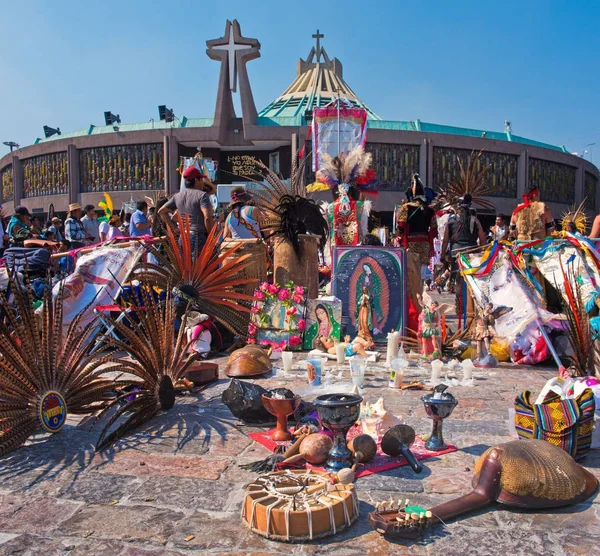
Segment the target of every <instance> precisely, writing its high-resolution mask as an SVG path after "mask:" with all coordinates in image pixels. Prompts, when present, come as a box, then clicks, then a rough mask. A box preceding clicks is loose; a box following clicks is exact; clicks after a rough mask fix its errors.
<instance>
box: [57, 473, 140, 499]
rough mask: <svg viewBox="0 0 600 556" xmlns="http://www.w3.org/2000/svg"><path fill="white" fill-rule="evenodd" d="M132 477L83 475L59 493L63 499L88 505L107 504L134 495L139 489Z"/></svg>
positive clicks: (97, 474)
mask: <svg viewBox="0 0 600 556" xmlns="http://www.w3.org/2000/svg"><path fill="white" fill-rule="evenodd" d="M138 486H139V484H136V480H135V479H134V478H132V477H130V476H122V475H114V474H112V473H95V472H90V473H83V474H81V475H80V476H78V477H77V478H75V479H74V480H73V481H71V482H70V483H67V484H65V485H64V486H63V487H62V488H61V490H60V493H59V496H61V497H62V498H68V499H70V500H82V501H84V502H87V503H88V504H106V503H108V502H112V501H113V500H117V501H118V500H121V499H122V498H123V497H125V496H128V495H131V494H133V492H135V490H136V489H137V488H138Z"/></svg>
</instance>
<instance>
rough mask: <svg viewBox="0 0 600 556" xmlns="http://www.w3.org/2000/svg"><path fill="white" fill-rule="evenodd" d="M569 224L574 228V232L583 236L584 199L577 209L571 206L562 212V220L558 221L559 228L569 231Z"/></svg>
mask: <svg viewBox="0 0 600 556" xmlns="http://www.w3.org/2000/svg"><path fill="white" fill-rule="evenodd" d="M569 224H573V225H574V226H575V230H574V231H575V232H579V233H580V234H584V235H585V232H586V229H587V216H586V214H585V199H584V200H583V201H582V202H581V204H580V205H579V206H578V207H576V206H575V205H573V206H572V207H570V208H569V210H567V211H565V212H563V214H562V219H561V221H560V226H561V228H562V229H563V231H569V230H568V228H569Z"/></svg>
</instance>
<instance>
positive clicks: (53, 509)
mask: <svg viewBox="0 0 600 556" xmlns="http://www.w3.org/2000/svg"><path fill="white" fill-rule="evenodd" d="M80 507H81V504H78V503H75V502H70V501H67V500H55V499H53V498H46V497H33V496H31V497H30V496H15V495H12V494H0V531H2V532H5V533H28V532H30V531H31V529H32V526H33V524H35V530H36V532H39V533H45V532H48V531H53V530H54V529H56V528H57V527H58V526H59V525H60V524H61V523H62V522H63V521H65V520H67V519H69V518H70V517H71V516H72V515H73V514H74V513H75V512H76V511H77V510H78V509H79V508H80Z"/></svg>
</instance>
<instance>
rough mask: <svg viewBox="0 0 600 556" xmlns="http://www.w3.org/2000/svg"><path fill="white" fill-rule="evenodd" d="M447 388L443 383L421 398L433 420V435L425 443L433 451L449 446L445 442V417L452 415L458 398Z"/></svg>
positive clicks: (439, 450) (428, 415)
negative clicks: (443, 429) (447, 390)
mask: <svg viewBox="0 0 600 556" xmlns="http://www.w3.org/2000/svg"><path fill="white" fill-rule="evenodd" d="M446 388H447V386H445V385H443V384H441V385H440V386H436V388H435V390H434V391H433V392H432V393H431V394H425V395H424V396H423V397H422V398H421V400H422V401H423V405H424V406H425V412H426V413H427V417H429V418H430V419H432V420H433V429H432V431H431V436H430V437H429V440H428V441H427V442H426V444H425V448H427V449H428V450H431V451H432V452H441V451H442V450H445V449H446V448H447V447H448V446H446V444H445V443H444V437H443V435H442V428H443V426H442V425H443V422H444V419H446V418H447V417H450V414H451V413H452V411H454V408H455V407H456V406H457V404H458V401H457V399H456V398H455V397H454V396H453V395H452V394H450V392H446V391H445V390H446Z"/></svg>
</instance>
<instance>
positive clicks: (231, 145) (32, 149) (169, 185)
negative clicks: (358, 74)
mask: <svg viewBox="0 0 600 556" xmlns="http://www.w3.org/2000/svg"><path fill="white" fill-rule="evenodd" d="M241 123H242V122H241V121H240V120H239V119H235V120H232V121H231V122H230V125H228V126H227V129H225V130H224V129H219V128H217V127H215V126H212V127H205V128H168V129H154V130H145V131H134V132H127V133H124V132H114V133H107V134H102V135H85V136H80V137H74V138H66V139H57V140H54V141H48V142H43V143H40V144H38V145H32V146H29V147H24V148H22V149H19V150H17V151H14V152H13V153H9V154H7V155H5V156H4V157H3V158H1V159H0V169H2V168H4V167H5V166H7V165H8V164H12V165H13V185H14V201H12V202H11V201H9V202H6V203H4V206H5V211H7V213H10V212H11V211H12V210H13V208H14V206H15V205H17V204H23V205H25V206H27V207H28V208H29V209H34V208H37V209H40V208H42V209H44V210H47V207H48V204H49V203H51V202H52V203H53V204H54V207H55V209H56V210H57V211H64V210H66V208H67V205H68V204H69V203H70V202H75V201H77V202H79V203H81V204H82V205H85V204H87V203H88V202H89V203H97V202H98V201H99V200H100V199H101V197H102V195H101V193H82V192H81V191H80V184H79V152H78V151H79V149H87V148H93V147H100V146H117V145H131V144H140V143H163V148H164V164H165V176H166V180H165V181H166V183H165V188H166V190H167V191H169V192H175V191H177V190H178V189H179V176H178V174H177V172H176V168H177V165H178V162H179V154H178V152H179V144H180V143H184V142H185V143H187V144H199V145H203V146H204V145H206V146H207V147H212V148H219V149H220V150H222V151H223V150H229V149H239V150H246V149H247V150H248V151H251V150H265V149H264V147H263V146H262V145H264V144H265V143H267V142H271V143H273V142H284V143H286V144H289V145H291V144H292V142H294V143H295V144H297V145H298V146H301V145H302V143H303V141H304V140H305V138H306V135H307V133H308V128H306V127H278V126H273V127H266V126H256V125H248V124H245V125H244V126H243V129H242V125H241ZM234 130H237V132H236V131H234ZM240 130H241V131H242V132H240ZM296 138H297V139H296ZM368 141H369V142H373V143H389V144H402V145H415V146H418V147H419V149H420V159H419V166H420V167H419V169H420V174H421V177H422V178H423V181H425V183H426V184H430V183H432V175H433V164H432V162H433V150H434V148H435V147H450V148H458V149H467V150H480V149H484V150H485V151H492V152H498V153H507V154H513V155H516V156H518V157H519V164H518V177H517V196H516V197H515V198H512V199H507V198H501V197H493V198H490V200H491V201H492V202H493V203H494V206H495V207H496V209H497V211H499V212H504V213H510V212H511V211H512V210H513V209H514V207H515V206H516V204H517V203H518V202H519V201H520V199H521V194H522V193H523V191H525V189H526V186H527V179H528V178H527V167H528V159H529V158H530V157H533V158H539V159H542V160H549V161H553V162H557V163H559V164H565V165H568V166H571V167H573V168H575V169H576V184H575V202H576V203H579V202H581V200H582V199H583V197H584V176H585V172H586V171H587V172H589V173H591V174H593V175H596V176H597V175H598V169H597V168H596V167H595V166H594V165H593V164H591V163H590V162H588V161H586V160H583V159H582V158H579V157H576V156H574V155H571V154H567V153H562V152H559V151H554V150H551V149H545V148H541V147H536V146H531V145H525V144H521V143H516V142H509V141H498V140H492V139H484V138H478V137H466V136H458V135H446V134H440V133H425V132H417V131H394V130H382V129H372V130H369V134H368ZM272 150H275V149H272ZM65 151H66V152H67V156H68V168H69V194H68V195H50V196H43V197H30V198H26V199H24V198H23V197H22V195H23V174H22V171H21V164H20V161H21V160H23V159H26V158H29V157H33V156H38V155H42V154H48V153H54V152H65ZM282 166H287V165H284V164H282ZM110 193H111V197H112V198H113V200H114V202H115V205H116V206H120V205H121V203H122V201H126V200H129V199H130V197H131V195H132V194H133V197H134V199H138V198H142V197H143V196H144V195H147V194H149V192H148V191H144V190H136V191H133V192H132V191H111V192H110ZM403 197H404V192H403V191H398V192H395V191H386V192H384V193H382V194H381V195H380V197H379V198H378V199H377V200H376V202H375V210H391V209H392V205H393V204H395V203H399V202H400V201H401V200H402V199H403ZM550 207H551V208H552V210H553V212H554V214H555V215H557V216H558V215H559V214H560V213H561V212H562V211H563V210H565V209H566V208H567V205H566V204H561V203H550ZM596 207H600V184H598V187H597V188H596Z"/></svg>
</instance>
